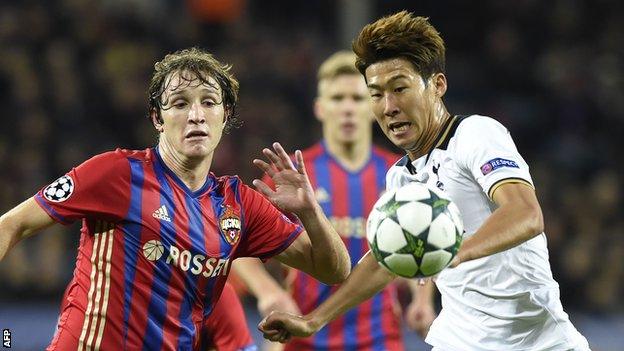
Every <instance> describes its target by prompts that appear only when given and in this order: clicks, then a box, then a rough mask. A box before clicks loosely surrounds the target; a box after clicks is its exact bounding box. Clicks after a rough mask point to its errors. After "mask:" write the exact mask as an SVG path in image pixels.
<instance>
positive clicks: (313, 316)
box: [304, 251, 396, 330]
mask: <svg viewBox="0 0 624 351" xmlns="http://www.w3.org/2000/svg"><path fill="white" fill-rule="evenodd" d="M395 277H396V276H394V275H393V274H392V273H390V272H389V271H387V270H386V269H384V268H383V267H381V266H380V265H379V264H378V263H377V261H376V260H375V258H374V257H373V255H372V254H371V253H370V251H369V252H368V253H367V254H366V255H364V257H363V258H362V259H361V260H360V262H359V263H358V264H357V266H355V268H354V269H353V271H352V272H351V274H350V275H349V278H348V279H347V280H346V281H345V282H344V283H343V284H342V286H341V287H340V289H338V290H337V291H336V292H335V293H334V294H333V295H331V296H330V297H329V298H328V299H327V300H326V301H325V302H323V303H322V304H321V305H320V306H319V307H318V308H317V309H316V310H314V311H312V312H311V313H310V314H308V315H307V316H305V317H304V318H305V319H308V320H309V321H310V323H311V324H312V326H313V328H314V329H315V330H319V329H320V328H322V327H323V326H324V325H326V324H327V323H329V322H330V321H332V320H334V319H335V318H336V317H338V316H340V315H342V314H343V313H345V312H346V311H347V310H349V309H350V308H352V307H354V306H356V305H358V304H360V303H361V302H362V301H365V300H367V299H369V298H371V297H372V296H374V295H375V294H376V293H378V292H379V291H381V290H382V289H383V288H384V287H386V285H388V284H389V283H390V282H391V281H392V280H394V278H395Z"/></svg>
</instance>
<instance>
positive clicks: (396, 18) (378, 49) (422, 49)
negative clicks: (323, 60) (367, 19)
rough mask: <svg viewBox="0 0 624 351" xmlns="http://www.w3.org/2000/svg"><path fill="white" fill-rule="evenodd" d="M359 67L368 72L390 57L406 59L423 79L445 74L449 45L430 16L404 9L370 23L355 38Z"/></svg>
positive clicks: (354, 45) (361, 70) (354, 50)
mask: <svg viewBox="0 0 624 351" xmlns="http://www.w3.org/2000/svg"><path fill="white" fill-rule="evenodd" d="M353 52H355V54H356V55H357V60H356V62H355V66H356V67H357V69H358V70H359V71H360V73H362V74H364V72H365V71H366V68H368V66H370V65H372V64H374V63H376V62H379V61H384V60H388V59H393V58H404V59H406V60H408V61H409V62H411V63H412V65H414V69H415V70H416V72H418V74H420V76H421V77H422V78H423V79H425V80H426V79H427V78H429V77H430V76H431V75H432V74H434V73H444V70H445V67H444V65H445V57H444V56H445V47H444V40H442V37H440V33H438V31H437V30H436V29H435V28H434V27H433V26H432V25H431V23H429V19H428V18H427V17H419V16H414V14H413V13H411V12H407V11H401V12H398V13H395V14H393V15H390V16H386V17H383V18H380V19H379V20H377V21H375V22H373V23H370V24H367V25H366V26H365V27H364V28H363V29H362V31H361V32H360V34H359V35H358V36H357V38H356V39H355V40H354V41H353Z"/></svg>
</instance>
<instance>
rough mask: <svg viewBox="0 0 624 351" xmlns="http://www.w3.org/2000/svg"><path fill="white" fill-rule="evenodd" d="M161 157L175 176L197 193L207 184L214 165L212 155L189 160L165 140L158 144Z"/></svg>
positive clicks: (162, 139)
mask: <svg viewBox="0 0 624 351" xmlns="http://www.w3.org/2000/svg"><path fill="white" fill-rule="evenodd" d="M158 151H159V152H160V156H161V158H162V160H163V162H164V163H165V165H167V167H169V169H170V170H171V171H173V173H175V175H177V176H178V178H180V180H182V182H183V183H184V184H185V185H186V186H187V187H188V188H189V189H190V190H191V191H196V190H198V189H199V188H201V187H202V186H203V185H204V183H205V182H206V178H207V177H208V172H210V165H211V164H212V155H213V154H212V153H210V155H208V156H206V157H198V158H188V157H185V156H184V155H182V154H180V153H179V152H177V151H175V150H174V149H173V148H172V147H171V146H170V145H169V144H167V142H165V141H164V138H161V140H160V142H159V143H158Z"/></svg>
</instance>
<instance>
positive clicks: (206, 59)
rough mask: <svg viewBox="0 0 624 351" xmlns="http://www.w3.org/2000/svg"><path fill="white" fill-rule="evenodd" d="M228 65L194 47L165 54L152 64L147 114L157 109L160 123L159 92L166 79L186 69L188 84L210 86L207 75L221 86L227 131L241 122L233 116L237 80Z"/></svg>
mask: <svg viewBox="0 0 624 351" xmlns="http://www.w3.org/2000/svg"><path fill="white" fill-rule="evenodd" d="M231 68H232V66H230V65H228V64H224V63H221V62H219V61H218V60H217V59H216V58H215V57H214V56H213V55H212V54H210V53H209V52H207V51H205V50H202V49H199V48H195V47H194V48H190V49H184V50H180V51H176V52H174V53H171V54H167V55H166V56H165V58H163V59H162V61H159V62H156V64H155V65H154V73H153V74H152V79H151V80H150V84H149V89H148V99H149V111H148V117H149V118H150V120H151V117H150V114H151V113H152V111H156V113H157V115H158V120H159V121H161V122H162V116H161V110H162V108H163V100H162V97H163V96H162V95H163V92H164V91H165V90H166V89H167V86H168V84H169V82H170V80H168V78H169V77H171V75H172V74H173V73H175V72H189V73H191V76H192V77H193V78H192V79H191V80H190V81H188V80H187V83H188V84H191V83H192V82H193V81H194V80H199V82H200V83H201V84H207V85H212V83H210V81H209V78H210V77H212V78H213V79H214V80H216V81H217V84H219V87H220V88H221V97H222V100H221V101H222V103H223V108H224V110H225V121H226V123H225V127H224V132H226V133H227V132H229V131H230V130H231V129H232V128H235V127H237V126H239V125H240V121H239V120H238V116H237V115H236V103H237V102H238V90H239V83H238V81H237V80H236V78H235V77H234V75H233V74H232V73H231V72H230V70H231Z"/></svg>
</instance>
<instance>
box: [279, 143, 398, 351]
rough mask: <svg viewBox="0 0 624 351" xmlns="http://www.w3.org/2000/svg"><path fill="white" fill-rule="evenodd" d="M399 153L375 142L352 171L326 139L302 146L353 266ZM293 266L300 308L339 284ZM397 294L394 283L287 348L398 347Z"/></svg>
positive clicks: (313, 303)
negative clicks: (313, 275) (358, 165)
mask: <svg viewBox="0 0 624 351" xmlns="http://www.w3.org/2000/svg"><path fill="white" fill-rule="evenodd" d="M399 158H400V156H398V155H395V154H392V153H390V152H388V151H385V150H383V149H381V148H378V147H373V148H372V150H371V154H370V158H369V160H368V161H367V162H366V164H365V165H364V166H363V167H362V168H361V169H360V170H358V171H355V172H352V171H349V170H347V169H346V168H344V167H343V166H342V165H341V164H340V162H338V161H337V160H336V159H335V158H334V157H333V156H332V155H331V154H330V153H329V152H328V151H327V148H326V146H325V144H324V142H320V143H318V144H316V145H314V146H312V147H311V148H309V149H307V150H305V151H304V152H303V159H304V162H305V165H306V169H307V172H308V175H309V177H310V181H311V182H312V186H313V187H314V189H315V193H316V198H317V200H318V202H319V203H320V205H321V206H322V208H323V211H324V212H325V214H326V215H327V217H328V218H329V219H330V221H331V223H332V225H333V226H334V228H335V229H336V231H337V232H338V234H340V236H341V237H342V240H343V241H344V243H345V246H346V247H347V249H348V251H349V255H350V256H351V265H352V266H355V265H356V264H357V262H358V261H359V260H360V258H361V257H362V256H363V255H364V254H365V253H366V252H368V250H369V247H368V242H367V241H366V233H365V230H366V218H367V216H368V214H369V212H370V210H371V209H372V208H373V205H374V203H375V201H377V199H378V198H379V196H380V194H381V193H382V192H383V191H384V190H385V176H386V171H387V170H388V168H390V166H391V165H393V164H394V162H396V160H397V159H399ZM293 272H295V273H294V275H295V276H294V277H292V276H291V277H289V278H291V279H292V294H293V297H294V299H295V300H296V301H297V304H298V305H299V307H300V309H301V311H302V312H303V313H308V312H310V311H312V310H313V309H315V308H316V307H317V306H319V305H320V304H321V303H322V302H323V301H325V300H326V299H327V298H328V297H329V296H330V295H331V294H333V293H334V292H335V291H336V290H337V289H338V287H336V286H334V287H332V286H328V285H325V284H322V283H320V282H319V281H317V280H316V279H314V278H312V277H311V276H309V275H307V274H305V273H303V272H300V271H295V270H293ZM289 280H290V279H289ZM395 295H396V291H395V288H394V287H393V286H389V287H388V288H386V289H384V290H383V291H382V292H380V293H379V294H377V295H375V296H374V297H372V298H371V299H369V300H367V301H365V302H363V303H362V304H360V305H359V306H357V307H355V308H353V309H351V310H349V311H348V312H347V313H345V314H344V315H343V316H341V317H339V318H337V319H336V320H335V321H333V322H331V323H329V324H328V325H327V326H325V327H324V328H323V329H321V330H320V331H319V332H317V333H316V334H315V335H314V336H312V337H309V338H305V339H298V338H295V339H293V341H292V342H290V343H288V344H287V345H286V350H356V349H357V350H393V351H394V350H402V349H403V345H402V340H401V329H400V325H399V316H397V313H396V311H397V308H396V307H397V305H396V303H397V302H396V296H395Z"/></svg>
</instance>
